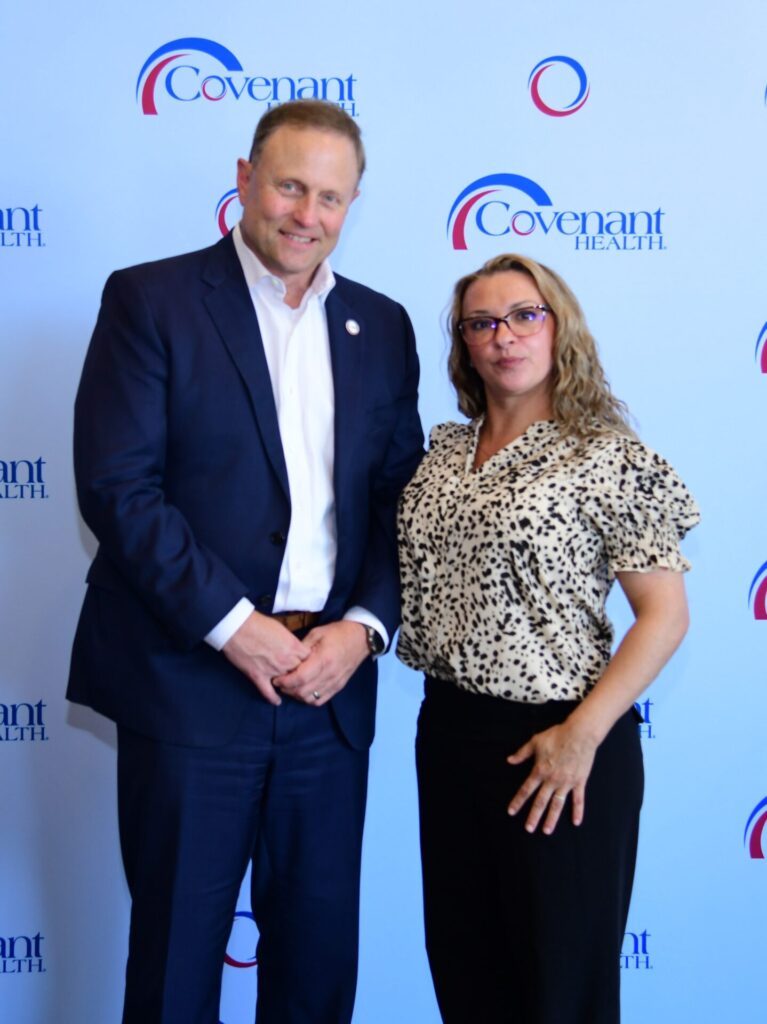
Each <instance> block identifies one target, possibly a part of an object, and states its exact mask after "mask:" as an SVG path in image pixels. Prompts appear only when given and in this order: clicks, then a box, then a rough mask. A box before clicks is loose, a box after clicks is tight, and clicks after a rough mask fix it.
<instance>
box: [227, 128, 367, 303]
mask: <svg viewBox="0 0 767 1024" xmlns="http://www.w3.org/2000/svg"><path fill="white" fill-rule="evenodd" d="M358 178H359V171H358V166H357V156H356V153H355V150H354V145H353V143H352V141H351V139H348V138H346V136H344V135H339V134H338V133H337V132H332V131H322V130H320V129H316V128H297V127H294V126H292V125H283V126H282V127H281V128H277V129H276V130H275V131H274V132H273V133H272V134H271V135H270V136H269V137H268V138H267V140H266V142H265V143H264V146H263V149H262V151H261V155H260V157H259V158H258V159H257V161H256V162H255V163H250V162H249V161H247V160H239V161H238V162H237V190H238V192H239V196H240V202H241V203H242V206H243V214H242V222H241V231H242V236H243V238H244V240H245V242H246V244H247V245H248V246H249V247H250V248H251V249H252V250H253V252H254V253H255V254H256V255H257V256H258V258H259V259H260V260H261V262H262V263H263V264H264V266H265V267H266V268H267V270H269V271H270V272H271V273H273V274H275V275H276V276H277V277H279V278H281V280H283V281H284V282H285V284H286V286H287V288H288V298H291V297H292V298H294V299H295V298H298V299H300V297H301V296H302V295H303V293H304V291H305V290H306V288H307V287H308V285H309V283H310V282H311V279H312V277H313V276H314V272H315V270H316V269H317V267H318V266H319V265H320V263H321V262H322V261H323V260H324V259H325V257H326V256H328V254H329V253H331V252H332V251H333V249H334V248H335V246H336V242H337V241H338V236H339V234H340V232H341V227H342V225H343V222H344V218H345V217H346V213H347V211H348V209H349V207H350V205H351V203H352V201H353V200H354V199H355V198H356V196H357V181H358Z"/></svg>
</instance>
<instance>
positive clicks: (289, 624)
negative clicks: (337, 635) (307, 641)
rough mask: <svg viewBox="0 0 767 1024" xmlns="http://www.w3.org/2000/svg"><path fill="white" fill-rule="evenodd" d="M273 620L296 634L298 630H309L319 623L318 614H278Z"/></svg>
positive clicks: (273, 616)
mask: <svg viewBox="0 0 767 1024" xmlns="http://www.w3.org/2000/svg"><path fill="white" fill-rule="evenodd" d="M272 618H273V619H276V620H277V621H278V622H281V623H282V625H283V626H284V627H285V629H289V630H290V632H291V633H297V632H298V631H299V629H311V627H312V626H316V625H317V623H318V622H319V621H320V613H319V612H278V613H277V614H276V615H272Z"/></svg>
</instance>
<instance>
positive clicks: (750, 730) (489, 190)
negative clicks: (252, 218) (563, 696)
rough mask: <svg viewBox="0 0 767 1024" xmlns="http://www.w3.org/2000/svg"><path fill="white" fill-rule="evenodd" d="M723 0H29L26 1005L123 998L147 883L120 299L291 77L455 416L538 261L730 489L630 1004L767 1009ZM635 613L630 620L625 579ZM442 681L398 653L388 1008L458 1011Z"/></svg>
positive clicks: (24, 327) (644, 398)
mask: <svg viewBox="0 0 767 1024" xmlns="http://www.w3.org/2000/svg"><path fill="white" fill-rule="evenodd" d="M705 6H706V7H707V8H708V9H707V10H704V9H703V8H702V7H701V5H700V4H699V3H692V0H679V2H677V3H676V4H669V3H668V2H666V0H663V2H662V0H643V2H642V3H641V4H640V3H638V2H636V0H626V2H624V3H622V4H619V5H615V6H614V8H610V7H608V6H606V5H604V4H602V3H597V2H596V0H584V2H583V3H581V4H579V5H575V4H572V3H567V2H565V0H548V2H547V0H540V2H539V3H537V4H521V3H513V2H512V3H510V2H509V0H504V2H501V0H487V2H486V3H485V4H484V5H482V7H481V8H477V9H473V8H471V7H469V8H467V6H466V5H465V4H459V3H456V2H444V0H443V2H441V3H436V2H434V0H424V2H423V3H421V4H420V5H414V4H413V3H412V2H405V0H389V2H388V3H387V4H386V5H385V7H380V6H378V5H375V6H373V5H371V7H370V9H369V10H366V9H365V8H364V6H359V5H352V4H346V3H343V2H341V0H327V2H326V3H324V4H322V5H309V4H306V3H302V2H301V0H299V2H297V3H295V4H292V5H288V6H287V7H286V6H284V5H274V4H254V3H252V2H251V3H247V4H246V3H244V2H242V0H232V3H230V4H228V5H227V6H226V8H225V9H222V10H220V11H218V12H217V13H215V14H214V13H213V12H212V9H211V5H209V4H203V3H200V2H199V0H186V2H185V3H183V4H181V3H173V2H167V3H165V4H162V5H158V4H153V3H149V2H148V0H137V2H135V3H134V4H133V5H131V6H130V7H129V8H125V7H124V6H122V7H120V8H117V7H115V8H114V9H113V10H110V9H109V8H108V7H105V6H104V5H103V4H99V5H97V4H95V3H93V4H91V3H89V2H88V0H72V2H70V3H68V4H66V5H63V6H58V7H55V6H54V5H51V4H41V3H40V2H39V0H29V2H27V3H25V4H23V5H18V7H14V9H13V13H11V5H10V4H9V5H6V7H5V8H4V10H3V13H0V38H2V39H3V42H4V44H5V45H4V47H3V62H2V70H1V71H0V83H2V91H1V92H0V140H2V147H3V159H2V163H1V164H0V303H1V306H0V310H1V312H0V323H1V324H2V333H1V335H0V357H1V359H2V362H1V363H0V366H1V368H2V369H1V371H0V555H1V561H0V565H1V566H2V583H3V587H2V593H1V594H0V773H1V774H0V779H2V793H3V799H2V805H1V806H2V830H1V831H0V872H1V874H0V878H1V879H2V882H1V883H0V1018H1V1019H2V1020H3V1022H7V1024H76V1022H77V1024H80V1022H88V1024H109V1022H112V1021H117V1020H119V1013H120V1005H121V981H122V973H123V967H124V958H125V952H126V942H127V919H128V898H127V892H126V887H125V883H124V880H123V877H122V870H121V865H120V860H119V851H118V845H117V826H116V809H115V758H114V754H115V750H114V748H115V740H114V729H113V726H112V725H111V723H108V722H106V721H104V720H102V719H100V718H99V717H98V716H96V715H94V714H92V713H90V712H89V711H87V710H85V709H81V708H70V707H67V705H66V703H65V701H64V698H63V692H64V685H65V678H66V672H67V662H68V656H69V647H70V642H71V637H72V633H73V630H74V625H75V621H76V617H77V613H78V610H79V605H80V602H81V599H82V594H83V587H84V584H83V579H84V574H85V570H86V568H87V565H88V562H89V559H90V557H91V555H92V553H93V549H94V544H93V540H92V538H91V537H90V536H89V535H88V533H87V531H86V530H85V528H84V527H83V526H82V524H81V523H80V521H79V518H78V514H77V509H76V504H75V498H74V491H73V484H72V474H71V458H70V445H71V409H72V402H73V398H74V393H75V389H76V386H77V380H78V377H79V372H80V367H81V364H82V359H83V356H84V353H85V348H86V345H87V343H88V339H89V336H90V332H91V330H92V327H93V324H94V322H95V317H96V312H97V309H98V303H99V296H100V291H101V288H102V286H103V283H104V280H105V279H106V276H107V274H108V273H109V272H110V271H111V270H112V269H114V268H115V267H118V266H126V265H128V264H131V263H135V262H139V261H142V260H147V259H152V258H156V257H161V256H166V255H171V254H175V253H178V252H182V251H185V250H188V249H193V248H199V247H201V246H204V245H207V244H209V243H210V242H212V241H214V240H215V239H216V238H217V237H218V236H219V232H220V227H219V222H220V221H221V222H223V223H224V224H225V225H226V224H228V225H230V226H231V224H233V223H234V222H235V221H236V219H237V216H238V209H239V207H238V204H237V201H236V200H234V201H233V202H231V203H229V205H228V206H227V200H228V198H229V197H228V196H227V193H228V192H229V191H230V190H231V189H232V187H233V185H234V174H235V161H236V158H237V157H238V156H243V155H246V154H247V151H248V148H249V143H250V138H251V135H252V131H253V128H254V125H255V122H256V121H257V119H258V117H259V116H260V114H261V113H262V112H263V111H264V109H265V108H266V103H267V101H268V99H269V98H274V97H275V95H276V97H277V98H278V99H284V98H287V97H288V96H289V95H290V94H291V90H292V89H297V90H302V94H303V95H312V94H314V92H315V91H316V92H318V93H319V94H320V95H322V89H323V87H324V89H325V90H326V94H327V95H328V96H329V97H330V98H331V99H334V100H340V101H343V102H344V103H345V104H346V105H347V108H348V109H349V110H350V112H351V113H353V115H354V116H356V117H357V118H358V120H359V123H360V125H361V127H362V129H363V134H364V138H365V142H366V145H367V150H368V157H369V168H370V169H369V172H368V173H367V175H366V177H365V179H364V182H363V190H362V196H361V198H360V199H359V200H358V202H357V203H356V204H355V205H354V207H353V209H352V211H351V214H350V216H349V220H348V222H347V227H346V229H345V234H344V237H343V239H342V241H341V244H340V245H339V248H338V250H337V252H336V255H335V257H334V264H335V266H336V267H337V269H338V270H339V271H341V272H343V273H345V274H347V275H349V276H351V277H353V278H356V279H358V280H360V281H363V282H365V283H367V284H370V285H372V286H373V287H376V288H378V289H379V290H382V291H385V292H388V293H389V294H391V295H393V296H394V297H396V298H397V299H399V300H400V301H402V302H403V303H404V304H405V305H406V307H407V308H408V310H409V311H410V313H411V315H412V317H413V320H414V323H415V326H416V332H417V337H418V347H419V352H420V356H421V362H422V375H423V386H422V400H421V410H422V416H423V420H424V426H425V427H426V429H427V430H428V428H429V427H430V426H431V425H432V424H433V423H435V422H439V421H442V420H444V419H447V418H455V417H456V411H455V402H454V399H453V396H452V394H451V392H450V390H449V388H448V385H447V378H446V372H445V351H446V345H445V339H444V332H443V330H442V326H441V323H442V321H443V319H444V315H443V314H444V309H445V306H446V303H447V301H448V298H449V295H450V290H451V286H452V284H453V282H454V281H455V280H456V278H457V277H458V276H460V275H461V274H463V273H466V272H467V271H469V270H471V269H474V268H475V267H476V266H477V265H479V263H481V262H483V261H484V260H485V259H487V258H488V257H490V256H492V255H494V254H496V253H499V252H502V251H509V250H512V251H513V250H515V249H517V250H519V251H522V252H525V253H528V254H530V255H532V256H534V257H536V258H538V259H541V260H543V261H544V262H546V263H549V264H550V265H551V266H553V267H554V268H555V269H557V270H558V271H560V272H561V273H562V274H563V275H564V277H565V278H566V279H567V280H568V282H569V283H570V284H571V285H572V286H573V288H574V290H575V292H576V293H577V294H578V296H579V297H580V299H581V301H582V303H583V305H584V307H585V309H586V312H587V315H588V318H589V321H590V324H591V327H592V329H593V331H594V333H595V334H596V336H597V338H598V339H599V342H600V346H601V351H602V356H603V360H604V362H605V365H606V367H607V370H608V374H609V376H610V379H611V381H612V384H613V387H614V390H615V391H616V393H617V394H618V395H620V396H621V397H623V398H625V399H626V400H627V401H628V403H629V405H630V406H631V408H632V410H633V412H634V414H635V416H636V417H637V420H638V424H639V428H640V432H641V434H642V436H643V438H644V439H645V441H647V443H649V444H650V445H651V446H652V447H655V448H657V449H658V450H660V451H661V452H662V453H663V454H664V455H665V456H666V457H667V458H668V459H669V460H670V461H671V462H672V463H673V464H674V465H675V466H676V468H677V469H678V470H679V471H680V473H681V475H682V476H683V478H684V479H685V480H686V481H687V483H688V484H689V486H690V487H691V489H692V491H693V492H694V494H695V495H696V497H697V498H698V500H699V502H700V504H701V506H702V509H703V514H704V521H703V525H702V526H701V527H700V528H699V529H698V530H696V531H695V532H694V534H693V535H692V536H691V538H690V540H689V541H688V542H687V544H686V548H685V550H686V553H687V555H688V556H689V557H690V558H691V560H692V562H693V566H694V570H693V573H692V574H691V575H690V576H689V577H688V585H689V596H690V605H691V612H692V628H691V630H690V634H689V636H688V638H687V640H686V641H685V644H684V646H683V648H682V650H681V651H680V652H679V654H678V655H677V656H676V658H675V659H674V661H673V663H672V665H671V666H670V667H669V668H668V669H667V671H666V672H664V674H663V676H662V678H661V679H660V680H659V681H658V682H657V683H656V684H655V685H654V686H653V687H652V689H651V691H650V692H649V693H648V695H647V697H646V700H647V701H648V702H649V703H647V704H645V705H644V708H645V711H646V713H647V714H648V715H649V725H646V726H644V727H643V733H644V751H645V758H646V767H647V777H648V784H647V794H646V800H645V810H644V814H643V821H642V832H641V843H640V857H639V867H638V877H637V884H636V890H635V897H634V901H633V905H632V909H631V914H630V919H629V929H630V932H629V934H628V935H627V937H626V942H625V945H624V954H625V955H624V957H623V975H624V998H623V1003H624V1022H628V1024H638V1022H640V1021H652V1022H653V1024H656V1022H664V1021H669V1022H671V1021H674V1022H676V1021H700V1022H704V1024H706V1022H709V1021H710V1022H713V1021H718V1020H720V1019H723V1018H724V1017H725V1015H726V1016H727V1018H728V1019H733V1020H735V1019H740V1018H741V1017H742V1018H743V1019H756V1017H757V1016H758V1014H759V1011H760V1008H761V1007H763V1005H764V994H763V993H764V987H763V981H762V971H761V969H759V967H758V965H759V964H760V963H763V961H764V956H765V939H764V920H765V915H766V914H767V876H766V875H765V871H767V867H765V859H764V857H763V856H762V854H763V853H767V835H765V836H763V834H762V829H763V828H764V826H765V820H766V819H767V804H765V803H764V800H765V797H767V753H766V752H765V742H764V722H765V720H766V718H767V688H765V686H764V675H765V669H764V666H765V663H767V658H766V657H765V640H766V639H767V621H765V620H767V610H766V609H765V591H767V536H765V530H764V525H763V524H764V511H763V510H764V508H765V506H766V505H767V485H766V484H765V473H764V455H763V453H762V454H760V453H761V452H762V447H763V445H762V434H763V429H762V428H763V420H764V398H765V390H766V389H767V354H766V353H765V349H766V348H767V341H766V336H767V324H766V323H765V321H766V320H767V292H766V291H765V288H764V284H763V279H764V272H763V265H764V257H763V249H764V238H765V234H766V231H767V209H766V208H765V201H764V195H765V186H764V167H765V155H766V153H767V144H766V140H767V105H766V101H767V58H766V57H765V53H764V38H765V32H766V31H767V7H765V5H764V3H763V2H760V0H733V2H731V3H729V4H726V5H713V4H708V5H705ZM165 61H167V63H163V62H165ZM275 79H278V80H279V81H275ZM323 80H324V85H323ZM206 97H207V98H206ZM152 104H154V108H155V109H156V111H157V112H156V114H153V113H151V112H145V111H146V110H148V109H151V107H152ZM632 214H633V217H632ZM456 244H457V245H460V246H463V245H465V248H456V247H455V246H456ZM614 614H615V617H616V620H617V622H618V624H619V626H623V627H625V625H626V623H627V614H626V609H625V607H624V605H623V603H622V602H621V601H619V600H616V601H615V603H614ZM419 697H420V680H419V678H418V677H417V676H416V675H415V674H414V673H411V672H409V671H408V670H406V669H404V668H403V667H402V666H400V665H398V664H397V663H396V662H395V661H394V659H393V658H392V657H389V658H388V659H387V660H386V662H385V664H384V667H383V671H382V686H381V700H380V712H379V719H378V723H379V724H378V738H377V740H376V743H375V745H374V748H373V755H372V780H371V792H370V802H369V813H368V822H367V829H366V835H365V856H364V875H363V911H362V913H363V922H362V946H361V972H360V985H359V996H358V1002H357V1010H356V1014H355V1024H390V1022H391V1021H392V1020H399V1021H402V1022H405V1024H411V1022H413V1024H436V1022H437V1021H438V1014H437V1011H436V1006H435V1003H434V998H433V995H432V992H431V985H430V981H429V977H428V970H427V965H426V960H425V956H424V953H423V949H422V925H421V918H420V879H419V862H418V848H417V832H416V808H415V790H414V771H413V756H412V746H413V736H414V730H415V718H416V714H417V708H418V703H419ZM247 912H248V907H247V903H246V902H245V900H242V901H241V905H240V909H239V914H240V916H238V917H237V919H236V921H235V924H234V929H233V934H232V939H231V941H230V946H229V959H230V960H231V961H232V963H230V964H228V965H227V966H225V968H224V995H223V1000H222V1007H221V1021H222V1022H223V1024H246V1022H248V1021H251V1020H252V999H253V993H254V990H255V974H256V971H255V969H254V968H253V967H252V960H253V951H254V942H255V927H254V925H253V923H252V921H251V920H250V919H249V917H248V916H247ZM572 941H573V943H577V942H578V941H579V937H578V935H573V936H572ZM238 964H239V965H241V966H237V965H238ZM478 1024H479V1022H478Z"/></svg>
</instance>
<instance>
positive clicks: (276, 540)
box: [269, 530, 288, 545]
mask: <svg viewBox="0 0 767 1024" xmlns="http://www.w3.org/2000/svg"><path fill="white" fill-rule="evenodd" d="M287 539H288V538H287V537H286V536H285V534H284V533H283V532H282V530H275V531H274V533H270V534H269V540H270V541H271V542H272V544H275V545H278V544H284V543H285V541H286V540H287Z"/></svg>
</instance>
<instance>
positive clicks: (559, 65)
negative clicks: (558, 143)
mask: <svg viewBox="0 0 767 1024" xmlns="http://www.w3.org/2000/svg"><path fill="white" fill-rule="evenodd" d="M551 68H554V69H555V71H559V72H562V71H563V69H566V71H565V73H566V74H567V75H568V76H569V75H570V72H575V76H576V79H577V82H578V85H577V90H576V94H575V99H573V100H572V101H571V102H570V103H567V104H565V105H559V104H558V105H556V106H554V105H553V103H552V102H546V101H545V100H544V99H543V97H542V96H541V79H542V78H543V76H544V75H545V74H546V73H547V72H548V71H550V70H551ZM527 87H528V89H529V90H530V96H531V98H532V101H533V103H534V104H535V105H536V107H537V108H538V110H540V111H541V113H542V114H548V116H549V117H570V115H571V114H575V113H577V112H578V111H579V110H580V109H581V108H582V107H583V105H584V103H585V102H586V100H587V99H588V98H589V93H590V91H591V87H590V86H589V80H588V78H587V77H586V72H585V71H584V70H583V66H582V65H581V64H579V63H578V61H577V60H573V58H572V57H562V56H559V57H547V58H546V59H545V60H542V61H539V63H538V64H536V65H535V67H534V68H533V70H532V71H531V72H530V77H529V78H528V80H527Z"/></svg>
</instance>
